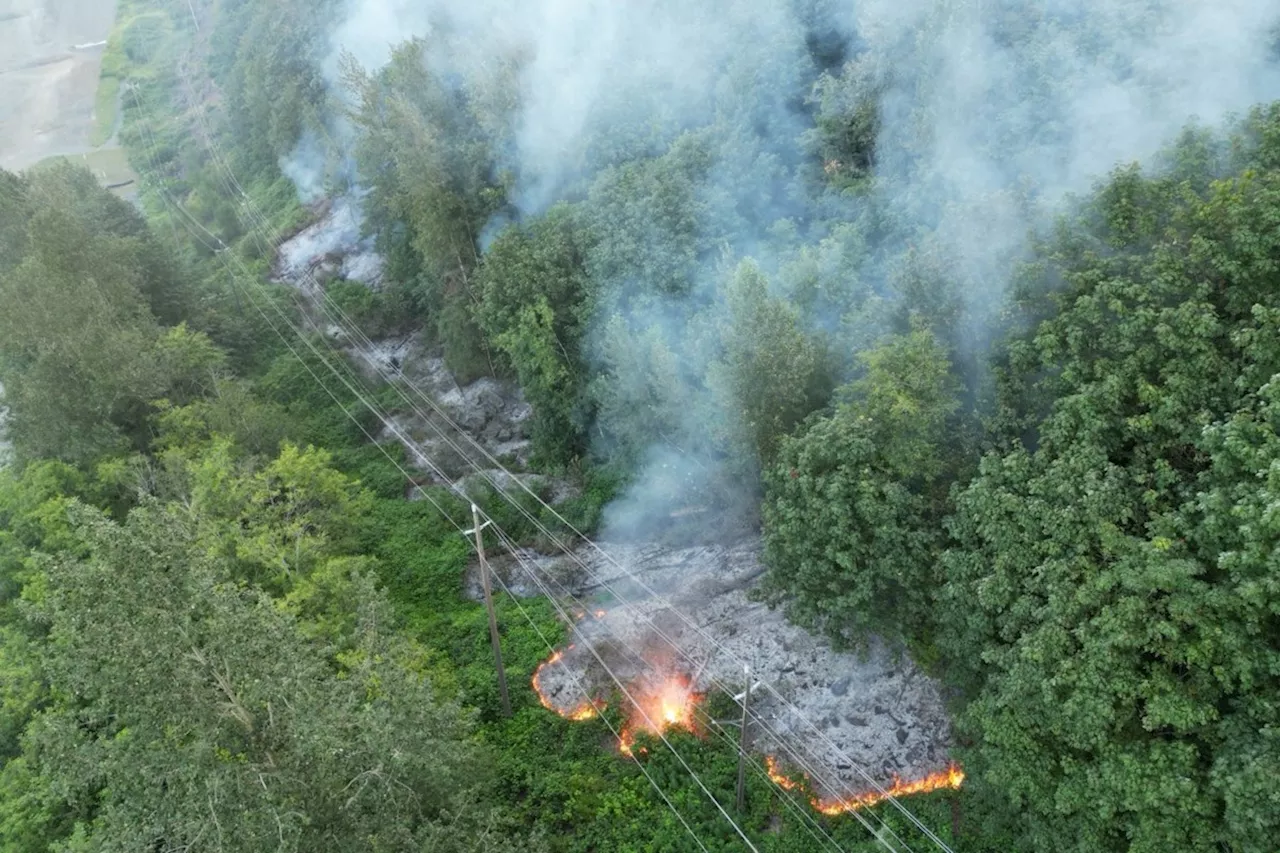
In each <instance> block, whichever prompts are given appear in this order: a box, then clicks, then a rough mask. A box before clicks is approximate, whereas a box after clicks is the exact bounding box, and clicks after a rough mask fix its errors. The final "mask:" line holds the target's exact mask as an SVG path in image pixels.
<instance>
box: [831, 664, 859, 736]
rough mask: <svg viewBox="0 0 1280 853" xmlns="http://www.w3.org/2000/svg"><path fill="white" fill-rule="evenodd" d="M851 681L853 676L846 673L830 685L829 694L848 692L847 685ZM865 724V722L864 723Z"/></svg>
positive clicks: (838, 694) (836, 694)
mask: <svg viewBox="0 0 1280 853" xmlns="http://www.w3.org/2000/svg"><path fill="white" fill-rule="evenodd" d="M852 682H853V676H851V675H846V676H845V677H844V678H842V679H840V680H839V681H837V682H836V683H835V684H832V685H831V694H832V695H833V696H843V695H844V694H846V693H848V692H849V685H850V684H851V683H852ZM864 725H865V723H864Z"/></svg>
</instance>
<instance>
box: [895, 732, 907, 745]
mask: <svg viewBox="0 0 1280 853" xmlns="http://www.w3.org/2000/svg"><path fill="white" fill-rule="evenodd" d="M894 736H895V737H896V738H897V739H898V743H900V744H901V743H906V742H907V730H906V729H898V730H897V731H896V732H894Z"/></svg>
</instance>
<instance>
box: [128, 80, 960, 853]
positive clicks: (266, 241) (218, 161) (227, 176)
mask: <svg viewBox="0 0 1280 853" xmlns="http://www.w3.org/2000/svg"><path fill="white" fill-rule="evenodd" d="M135 97H136V94H135ZM197 112H198V110H197ZM198 120H200V121H201V123H202V128H203V129H204V131H205V134H204V135H205V139H206V142H207V144H208V145H209V147H210V149H211V156H213V158H214V160H215V165H216V166H217V167H218V168H219V169H220V175H222V177H221V180H222V182H223V185H224V186H225V187H226V188H227V189H228V191H229V192H231V193H234V194H237V195H239V196H240V197H241V199H243V200H244V202H245V207H246V208H247V209H248V216H249V217H250V218H251V219H253V220H254V221H253V223H252V224H251V231H252V232H253V235H254V236H255V237H256V239H258V241H259V243H260V245H262V246H263V248H264V250H266V251H268V252H270V251H272V250H274V248H275V241H274V240H273V239H272V238H271V237H270V235H269V233H267V232H268V231H269V228H268V226H267V225H266V222H265V219H264V218H263V217H262V216H261V215H260V214H259V213H258V212H257V211H256V210H255V209H254V207H253V203H252V200H251V199H250V198H249V197H248V194H247V193H245V192H244V189H243V187H242V186H241V185H240V184H239V181H238V180H237V179H236V178H235V176H234V173H233V172H232V171H231V170H230V168H229V166H227V164H226V160H225V158H224V157H223V156H222V155H221V153H220V152H219V151H217V143H216V141H215V140H214V138H213V135H212V134H211V133H210V132H209V129H208V126H207V124H204V121H203V116H202V115H200V117H199V119H198ZM188 216H189V214H188ZM196 224H199V223H198V222H197V223H196ZM201 228H202V229H203V226H201ZM203 230H205V231H206V233H209V232H208V230H207V229H203ZM210 236H213V235H210ZM219 242H220V241H219ZM224 248H225V247H224ZM304 275H305V276H306V277H307V278H308V279H309V280H310V282H311V284H312V286H313V289H314V291H315V293H317V294H318V295H319V297H320V299H321V301H322V302H324V303H329V305H330V306H331V307H330V308H329V309H328V310H325V309H324V308H323V307H322V310H324V311H325V313H326V315H327V316H328V318H329V319H330V321H331V322H335V324H336V325H338V326H339V328H340V329H342V331H343V332H344V333H347V334H348V335H349V336H350V331H349V329H350V330H354V332H355V333H356V335H355V336H352V337H356V336H358V338H359V339H361V340H362V341H363V343H364V345H365V346H371V345H372V342H371V341H369V339H368V338H367V337H366V336H364V335H363V332H361V331H360V330H359V328H358V326H356V324H354V323H352V322H351V321H350V318H349V317H347V316H346V315H345V312H342V310H341V308H340V306H337V305H336V304H335V303H332V300H331V299H330V298H329V297H328V294H326V293H325V292H324V289H323V287H321V286H320V285H319V283H318V282H317V281H315V279H314V277H313V276H312V275H311V273H310V270H306V271H305V272H304ZM255 307H257V306H256V304H255ZM335 309H336V312H337V313H338V314H340V315H341V319H338V320H336V321H335V319H334V316H333V313H334V311H335ZM259 310H260V309H259ZM276 331H277V333H278V334H279V331H278V330H276ZM295 331H296V330H295ZM308 345H309V346H310V344H308ZM290 349H291V350H292V347H290ZM311 349H312V352H313V354H315V355H317V357H318V358H320V359H321V361H322V363H325V364H326V366H329V367H330V369H331V370H332V369H333V368H332V366H330V365H329V364H328V362H327V361H326V360H325V359H324V358H323V356H320V354H319V353H318V352H316V350H315V348H314V347H311ZM346 366H348V367H349V365H346ZM374 369H375V370H376V371H377V372H378V373H379V375H380V376H381V378H382V379H383V380H384V381H386V382H388V384H390V385H392V387H393V388H395V389H396V391H397V392H398V393H399V394H400V395H401V397H402V399H405V401H406V402H407V403H409V404H410V406H411V408H412V409H413V410H414V411H415V413H416V414H418V415H419V416H420V417H422V418H423V420H424V421H426V422H427V423H428V424H429V425H431V426H432V427H433V428H435V429H436V430H437V432H439V433H440V435H441V438H442V439H443V440H445V441H446V442H447V443H448V444H449V445H450V447H451V448H452V449H453V450H454V452H455V453H457V454H458V455H459V457H460V458H462V459H464V460H465V461H467V462H468V463H469V464H470V465H471V466H472V467H473V468H474V469H475V470H476V471H477V472H478V473H480V474H481V475H482V476H484V477H485V479H486V480H487V481H488V482H490V484H491V485H493V486H494V488H495V490H497V491H498V493H499V494H500V495H502V496H503V497H504V498H505V499H506V500H508V501H510V502H511V503H512V504H513V505H514V506H516V508H517V509H519V510H520V511H521V512H522V513H523V514H525V516H526V517H527V518H529V520H530V521H531V522H532V523H533V524H534V525H535V526H536V527H537V528H538V529H539V530H540V531H541V532H543V533H544V534H546V535H547V536H548V538H549V539H550V541H552V542H553V543H555V544H556V545H557V547H558V548H560V549H561V550H562V551H564V553H565V554H566V555H567V556H569V557H570V558H571V559H574V560H575V561H577V562H578V563H579V564H580V565H582V566H583V567H584V568H585V569H587V570H588V571H589V572H590V569H589V567H588V566H587V565H586V564H585V562H584V561H583V560H582V559H581V558H580V557H578V556H577V555H576V554H575V553H574V552H573V551H572V549H570V548H569V547H568V546H566V545H565V544H564V543H563V542H561V541H560V539H559V538H558V537H556V536H555V535H554V534H552V533H551V532H550V531H549V530H547V528H546V527H545V526H544V525H542V524H541V522H540V521H539V520H538V519H537V518H536V517H535V516H532V514H530V513H528V511H527V510H526V509H525V508H524V507H523V506H521V505H520V504H519V503H518V502H516V501H514V500H512V499H511V497H510V496H509V495H508V494H507V493H506V490H505V489H503V488H502V486H501V484H499V483H497V482H496V481H495V480H494V478H493V477H491V476H489V475H488V473H487V472H485V471H484V469H482V468H481V466H479V465H478V464H477V463H476V462H475V460H474V459H472V458H471V457H470V456H469V455H468V454H466V453H465V452H463V451H461V450H460V449H459V448H458V447H457V444H456V443H455V442H452V441H451V440H449V439H448V438H447V437H446V436H445V435H444V433H443V431H441V430H440V429H439V428H438V427H436V426H435V424H434V423H432V422H431V420H430V418H428V417H427V416H426V415H425V414H424V413H423V412H422V411H421V410H420V409H418V408H417V406H416V405H414V404H413V403H412V401H410V400H408V398H407V397H406V396H405V395H404V393H403V391H402V390H401V388H400V386H399V383H398V382H396V381H395V379H394V378H389V377H388V376H387V375H386V374H385V372H383V371H382V370H381V368H380V367H378V366H377V365H376V363H375V364H374ZM309 372H311V373H312V376H313V378H318V377H315V374H314V372H313V371H310V369H309ZM334 373H335V375H336V376H337V375H339V374H338V373H337V372H336V371H334ZM339 378H340V379H342V377H341V376H339ZM401 379H402V380H403V381H404V382H405V384H407V385H409V387H410V388H411V389H412V390H413V391H414V392H415V393H416V394H417V395H418V396H419V397H421V398H422V399H423V400H424V401H425V402H427V403H428V405H429V406H430V407H431V408H432V409H433V410H434V411H435V412H436V414H437V416H439V417H440V418H441V419H442V420H444V421H445V422H446V423H448V424H449V425H450V426H451V427H453V428H454V429H455V430H457V431H458V432H459V434H460V435H462V436H463V437H464V438H465V439H466V440H467V441H469V442H470V443H471V444H472V445H473V446H475V447H476V449H477V450H478V451H479V452H480V453H481V454H483V455H484V456H485V457H486V458H488V460H489V461H490V462H491V463H492V464H493V465H494V466H495V468H496V469H497V470H499V471H501V472H502V473H503V474H505V475H506V477H507V481H508V482H510V481H515V482H516V484H517V485H518V486H519V487H520V488H521V489H523V490H524V491H525V492H526V493H528V494H529V495H531V496H532V497H533V498H534V499H535V500H536V501H537V502H538V503H539V504H540V505H541V506H542V507H543V508H545V509H546V510H548V511H549V512H551V514H552V515H553V516H554V517H555V518H557V519H558V520H559V521H560V522H561V523H562V524H564V525H565V526H566V527H567V528H569V529H570V530H571V531H573V533H574V534H576V535H577V536H578V537H579V538H581V539H582V540H583V541H584V542H586V543H587V544H588V545H589V546H590V547H591V548H593V549H594V550H595V551H597V552H598V553H599V554H601V555H602V556H603V557H604V558H605V559H606V561H608V562H609V563H611V564H613V565H615V566H616V567H617V568H619V569H620V570H621V571H622V572H623V573H624V574H625V575H626V576H627V577H629V578H630V579H631V580H632V581H633V582H636V583H637V584H638V585H640V586H641V588H643V589H645V590H646V591H648V592H649V593H650V594H651V595H653V596H655V597H656V598H658V600H659V601H662V600H663V599H661V597H659V596H657V594H656V593H654V592H653V590H652V589H651V588H649V587H648V585H647V584H645V583H644V582H643V581H642V580H640V579H639V578H638V577H637V576H636V575H634V573H632V572H630V571H629V570H628V569H627V568H626V567H625V566H623V565H622V564H621V563H619V562H618V561H617V560H616V559H614V558H613V557H612V555H610V554H609V553H608V552H606V551H605V550H604V549H603V548H601V547H600V546H599V545H598V544H597V543H595V542H594V541H592V540H591V539H590V538H589V537H587V536H586V535H585V534H583V533H582V532H581V531H579V530H577V529H576V528H575V527H574V526H573V525H572V524H571V523H570V522H568V521H567V520H566V519H565V518H564V517H563V516H562V515H561V514H560V513H559V512H558V511H556V510H555V508H554V507H552V506H550V505H549V504H547V503H546V502H545V501H544V500H542V498H541V496H539V495H538V494H537V493H536V492H534V491H532V490H531V489H529V488H528V486H527V485H526V484H525V483H524V482H523V481H521V480H520V478H519V477H518V476H517V475H514V474H512V472H510V471H509V470H507V469H506V467H505V466H504V465H502V464H501V462H499V461H498V460H497V459H496V458H494V457H493V455H492V454H491V453H489V452H488V451H487V449H486V448H484V447H483V446H482V445H480V444H479V443H478V442H476V441H475V440H474V439H473V438H472V437H471V436H470V435H468V434H467V433H466V432H465V431H463V430H461V428H460V427H458V425H457V424H456V423H454V422H453V421H452V419H451V418H449V416H448V415H447V413H445V412H443V410H441V409H440V408H439V407H438V406H437V405H436V404H435V402H434V400H432V399H431V398H430V396H429V395H426V394H425V393H424V392H423V391H422V390H421V389H420V388H418V387H417V386H416V385H414V384H413V383H412V382H411V381H409V380H408V379H407V377H403V376H402V377H401ZM342 381H343V384H344V385H347V387H348V390H349V391H352V393H354V394H356V396H357V398H358V399H360V400H361V402H362V403H364V404H365V405H366V406H368V407H369V408H370V411H373V412H374V413H375V415H377V416H378V417H379V418H380V419H381V420H383V423H384V425H385V426H386V427H388V428H389V429H390V430H391V431H392V433H393V434H394V435H395V436H396V438H397V440H399V441H401V443H402V444H404V445H405V447H406V449H408V450H410V451H411V452H413V453H415V454H416V455H417V456H418V457H419V458H420V459H422V458H424V457H423V455H422V453H421V451H420V450H418V449H417V447H416V446H415V445H414V444H413V443H412V442H410V441H409V440H408V439H407V438H406V437H405V436H403V434H402V433H401V432H400V431H399V429H398V428H397V427H395V426H394V425H393V424H391V423H390V420H389V418H386V417H384V416H382V415H381V414H379V413H378V412H377V411H376V410H375V409H374V408H373V407H372V406H371V405H370V404H369V403H368V401H367V400H366V399H365V398H364V396H363V395H361V394H359V393H358V392H356V391H355V390H354V389H353V388H351V386H350V385H349V384H348V383H347V382H346V380H342ZM326 390H327V389H326ZM331 396H332V394H331ZM335 399H336V398H335ZM345 411H346V409H345V407H344V412H345ZM348 415H349V416H350V413H349V412H348ZM361 428H362V431H364V430H363V427H361ZM365 434H366V435H368V433H367V431H366V432H365ZM370 439H371V440H373V441H374V443H375V444H376V443H377V442H376V440H374V439H372V437H371V436H370ZM383 452H384V454H385V452H386V451H385V449H383ZM397 467H399V466H398V465H397ZM401 471H402V473H404V474H405V476H406V478H407V479H408V480H409V481H410V482H411V483H413V482H416V481H415V480H414V479H413V478H412V477H410V476H409V475H408V474H407V472H404V471H403V469H401ZM439 474H440V478H441V480H443V481H444V482H446V483H449V480H448V478H447V477H445V476H444V475H443V472H439ZM449 485H450V486H451V487H452V485H453V484H452V483H449ZM591 573H592V574H593V575H594V574H595V573H594V572H591ZM675 612H676V613H677V614H678V615H679V616H680V618H682V619H683V620H684V621H686V623H687V624H689V625H690V626H691V627H692V628H694V630H695V631H697V632H698V633H699V634H700V635H701V636H702V637H703V638H704V639H706V640H709V641H710V642H711V643H712V644H713V645H714V646H716V648H717V649H718V650H719V651H721V652H727V650H726V649H725V648H724V647H723V645H722V644H720V643H718V642H717V641H716V640H715V638H714V637H711V636H709V635H707V634H706V632H705V631H703V630H702V629H701V627H700V626H698V625H697V624H696V623H693V622H691V621H690V620H688V618H687V617H686V616H685V615H684V614H683V613H681V612H680V611H678V610H676V611H675ZM673 647H674V643H673ZM728 654H729V655H730V656H731V657H733V655H732V653H731V652H729V653H728ZM735 659H736V658H735ZM764 684H765V687H766V689H767V690H768V692H769V693H770V694H771V695H772V696H773V697H774V698H775V699H777V700H778V701H780V702H781V703H783V704H784V705H786V706H789V707H791V708H792V709H794V710H795V711H796V712H797V715H798V716H799V717H800V719H801V720H802V721H803V722H804V723H806V724H807V725H808V726H809V727H810V728H811V729H813V731H814V732H815V733H816V734H818V736H819V737H820V738H821V739H822V740H824V741H825V742H826V743H827V744H828V745H829V746H830V747H831V748H832V749H833V750H834V751H835V753H836V754H838V755H842V756H843V757H845V758H849V757H848V756H847V755H846V754H844V753H843V751H842V750H840V749H839V747H838V746H837V745H836V744H835V743H834V742H832V741H831V740H830V738H829V737H827V736H826V734H825V733H824V732H822V731H821V730H820V729H818V728H817V727H816V726H814V725H813V724H812V723H811V722H810V721H809V720H807V718H805V717H804V715H803V714H802V713H799V709H798V708H796V707H795V706H794V704H792V703H791V702H790V701H789V700H787V699H786V698H785V697H783V696H782V695H781V694H780V693H778V691H777V690H776V688H775V687H774V686H773V685H771V684H769V683H768V682H764ZM719 686H720V687H721V689H726V688H724V686H723V685H719ZM726 692H728V691H727V689H726ZM730 695H732V694H730ZM755 719H757V720H758V721H759V722H760V723H761V724H762V726H763V727H764V728H766V730H768V725H767V723H766V722H765V721H763V719H760V718H758V717H757V718H755ZM775 737H777V736H776V733H775ZM777 739H778V741H779V743H784V741H783V740H782V739H781V738H777ZM794 758H796V759H799V756H794ZM850 762H851V764H852V766H854V767H855V768H856V769H857V770H858V771H859V773H860V774H861V775H862V776H863V777H864V778H865V779H866V780H867V781H868V783H870V784H871V785H872V787H873V788H875V789H876V790H877V792H878V793H880V794H881V797H882V798H883V799H887V800H889V801H890V802H891V803H892V804H893V805H894V806H895V807H897V808H898V809H899V810H900V811H902V812H903V813H904V814H906V815H907V817H908V818H909V819H910V820H911V821H912V822H913V823H914V824H915V825H916V826H917V827H918V828H920V829H921V830H922V831H923V832H924V834H925V835H926V836H927V837H929V838H930V839H931V840H932V841H934V842H935V843H936V844H938V846H939V847H940V848H941V849H943V850H944V851H948V853H950V848H948V847H947V845H946V844H945V843H943V842H942V841H941V840H940V839H938V838H937V836H936V835H935V834H934V833H933V832H932V831H931V830H929V829H928V827H927V826H925V825H923V824H922V823H921V822H920V821H919V820H918V819H917V818H915V816H914V815H912V814H911V813H910V812H909V811H908V810H906V809H905V807H903V806H902V805H901V804H900V803H899V802H898V798H897V797H895V796H893V795H892V794H891V792H889V791H887V790H886V789H884V788H883V787H882V786H880V785H879V784H878V783H877V782H876V781H875V780H874V779H873V778H872V777H870V776H869V774H867V773H866V772H865V770H863V769H862V768H861V767H860V765H859V764H858V763H857V762H854V761H852V759H850ZM796 763H797V764H800V765H801V766H802V767H805V768H806V772H810V773H811V776H812V777H813V778H819V779H820V778H821V777H820V776H819V775H818V774H816V773H812V771H811V769H810V768H811V765H809V767H806V764H807V762H803V761H802V760H797V762H796ZM859 819H861V815H859ZM881 822H882V823H883V821H882V820H881ZM884 826H885V828H886V829H888V830H889V832H891V833H892V829H891V828H889V827H888V825H887V824H884ZM868 829H871V827H870V826H868ZM895 835H896V834H895ZM908 849H909V848H908Z"/></svg>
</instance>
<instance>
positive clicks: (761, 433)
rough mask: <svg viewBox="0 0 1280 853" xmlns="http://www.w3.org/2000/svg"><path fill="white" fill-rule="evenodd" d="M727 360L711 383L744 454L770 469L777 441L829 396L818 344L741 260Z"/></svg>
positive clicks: (730, 299)
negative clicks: (717, 388)
mask: <svg viewBox="0 0 1280 853" xmlns="http://www.w3.org/2000/svg"><path fill="white" fill-rule="evenodd" d="M725 300H726V302H727V303H728V308H729V317H728V324H727V326H726V329H725V332H724V338H723V346H724V359H723V361H722V362H721V363H720V364H719V365H717V369H716V370H715V372H714V373H713V377H712V382H713V383H716V384H718V385H719V386H720V391H721V393H722V394H725V395H726V396H727V397H728V400H727V401H726V407H727V408H728V409H729V413H730V414H729V424H730V425H731V426H730V429H731V430H732V431H733V432H735V433H738V434H739V435H740V436H741V438H742V442H741V446H742V450H743V451H745V453H744V454H743V455H745V456H746V457H747V458H752V457H754V458H755V459H756V460H758V461H759V463H760V464H764V465H767V464H768V463H769V462H771V461H772V460H773V458H774V454H775V452H776V448H777V445H778V442H779V441H780V440H781V439H782V438H783V436H785V435H787V434H789V433H790V432H791V431H792V430H793V429H794V428H795V427H796V425H798V424H799V423H800V422H801V421H802V420H804V418H805V417H806V416H807V415H808V414H809V413H810V412H813V411H814V410H816V409H818V408H820V407H821V406H823V405H825V404H826V402H827V400H828V398H829V397H830V394H831V371H830V363H829V359H828V357H827V354H826V352H825V351H824V349H823V347H822V345H821V344H820V343H819V342H818V341H817V340H815V339H814V338H813V337H812V336H811V335H809V334H807V333H806V332H805V331H804V330H803V329H801V328H800V323H799V319H798V316H797V314H796V312H795V310H794V309H793V308H791V307H790V306H789V305H787V304H786V303H785V302H783V301H782V300H780V299H777V298H775V297H771V296H770V295H769V284H768V280H767V279H766V278H765V276H764V274H763V273H762V272H761V271H760V269H759V267H758V266H756V265H755V263H753V262H751V261H744V262H743V263H742V264H740V265H739V266H738V269H737V270H736V271H735V272H734V274H733V279H732V280H731V281H730V283H729V286H728V288H727V290H726V293H725Z"/></svg>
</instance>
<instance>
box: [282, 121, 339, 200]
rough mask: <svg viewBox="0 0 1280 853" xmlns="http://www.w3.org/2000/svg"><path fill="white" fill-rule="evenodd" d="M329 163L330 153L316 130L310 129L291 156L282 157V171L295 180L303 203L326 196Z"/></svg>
mask: <svg viewBox="0 0 1280 853" xmlns="http://www.w3.org/2000/svg"><path fill="white" fill-rule="evenodd" d="M328 163H329V153H328V152H327V151H326V150H325V149H324V146H322V145H321V144H320V138H319V137H318V136H317V135H316V133H315V131H313V130H310V129H308V130H306V131H304V132H303V134H302V138H301V139H299V140H298V144H297V145H295V146H294V148H293V151H292V152H290V154H289V156H288V157H281V158H280V171H281V172H283V173H284V175H285V177H287V178H288V179H289V180H291V181H293V185H294V186H295V187H296V188H297V190H298V199H299V200H300V201H301V202H302V203H303V204H314V203H315V202H317V201H319V200H320V199H322V198H324V196H325V190H326V187H325V179H324V175H325V169H326V167H327V165H328Z"/></svg>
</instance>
